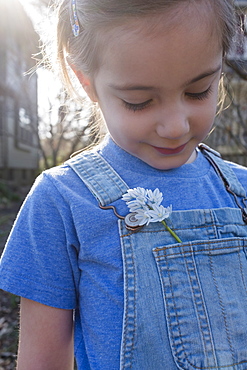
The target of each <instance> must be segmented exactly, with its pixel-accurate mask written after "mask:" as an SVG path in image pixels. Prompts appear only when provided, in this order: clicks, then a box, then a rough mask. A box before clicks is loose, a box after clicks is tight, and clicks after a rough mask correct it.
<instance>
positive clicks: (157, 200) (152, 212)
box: [122, 187, 182, 243]
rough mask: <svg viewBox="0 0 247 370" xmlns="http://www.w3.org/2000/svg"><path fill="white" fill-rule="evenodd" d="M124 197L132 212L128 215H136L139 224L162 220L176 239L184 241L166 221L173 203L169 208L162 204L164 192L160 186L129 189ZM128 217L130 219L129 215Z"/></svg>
mask: <svg viewBox="0 0 247 370" xmlns="http://www.w3.org/2000/svg"><path fill="white" fill-rule="evenodd" d="M122 199H123V200H124V201H125V202H126V204H127V206H128V208H129V210H130V212H131V214H130V215H128V216H132V215H134V218H135V219H136V220H137V222H139V226H143V225H148V224H149V223H150V222H161V223H162V224H163V225H164V226H165V228H166V230H167V231H169V233H170V234H171V235H172V236H173V237H174V238H175V239H176V241H177V242H179V243H182V241H181V240H180V238H179V237H178V236H177V234H176V233H175V232H174V231H173V230H171V229H170V227H169V226H168V225H167V224H166V222H165V221H164V220H165V219H166V218H168V217H170V215H171V213H172V205H170V206H169V207H167V208H165V207H164V206H162V205H161V203H162V201H163V194H162V193H161V192H160V191H159V189H158V188H156V189H155V190H154V191H152V190H150V189H144V188H140V187H137V188H134V189H128V191H127V193H126V194H124V195H123V197H122ZM126 218H128V219H129V217H127V216H126ZM128 222H129V221H128ZM128 222H126V226H130V225H129V223H128ZM135 227H136V225H135Z"/></svg>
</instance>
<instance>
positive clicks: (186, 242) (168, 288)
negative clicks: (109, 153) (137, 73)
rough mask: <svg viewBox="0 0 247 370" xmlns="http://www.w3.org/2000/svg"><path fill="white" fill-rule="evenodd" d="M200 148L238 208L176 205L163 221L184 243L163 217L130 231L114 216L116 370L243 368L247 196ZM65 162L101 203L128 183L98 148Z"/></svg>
mask: <svg viewBox="0 0 247 370" xmlns="http://www.w3.org/2000/svg"><path fill="white" fill-rule="evenodd" d="M201 149H202V151H203V154H204V155H205V156H206V157H207V159H208V160H209V161H210V162H211V163H212V165H213V166H214V168H215V170H216V171H217V173H218V174H219V176H221V178H222V180H223V181H224V183H225V185H226V188H227V189H228V191H229V192H230V193H231V194H230V196H233V197H234V198H235V201H236V208H223V209H202V210H190V211H174V212H173V213H172V214H171V216H170V217H169V219H168V221H167V224H168V225H169V226H170V227H171V228H172V230H174V231H175V232H176V233H177V235H178V236H179V237H180V238H181V239H182V243H181V244H179V243H177V242H176V241H175V239H174V238H173V237H172V236H171V235H170V233H169V232H168V231H166V229H165V228H164V226H163V225H162V224H161V223H160V222H157V223H153V224H149V225H148V226H144V227H143V228H140V229H138V230H134V231H132V230H129V228H128V227H127V225H126V223H125V220H124V219H119V221H118V222H119V234H120V240H121V246H122V257H123V265H124V271H123V275H124V317H123V330H122V344H121V359H120V369H121V370H122V369H134V370H176V369H186V370H198V369H210V370H216V369H222V370H224V369H226V370H246V369H247V225H246V222H247V221H246V208H245V204H244V201H245V198H246V194H245V191H244V189H243V187H242V185H241V184H240V183H239V181H238V180H237V178H236V176H235V174H234V172H233V171H232V170H231V168H230V167H229V166H228V165H227V164H226V163H225V162H223V161H222V159H221V158H219V157H218V156H217V153H215V152H213V151H211V150H210V149H209V148H205V147H202V148H201ZM67 163H68V164H69V165H70V166H71V167H72V168H73V169H74V170H75V171H76V173H77V174H78V175H79V176H80V177H81V178H82V180H83V181H84V182H85V184H86V185H87V186H88V188H89V189H90V191H91V192H92V193H93V195H94V196H95V197H96V198H97V200H98V201H99V203H100V205H101V206H103V207H104V206H108V205H110V204H111V203H113V202H114V201H115V200H117V199H119V198H120V197H121V196H122V194H124V193H125V192H126V191H127V189H128V186H127V185H126V184H125V182H124V181H123V180H122V179H121V178H120V177H119V175H118V174H117V173H116V172H115V171H114V170H113V169H112V167H111V166H110V165H109V164H108V163H107V162H106V161H105V160H104V159H103V158H102V157H101V156H100V155H99V154H97V153H85V154H83V155H80V156H76V157H74V158H72V159H71V160H69V161H68V162H67ZM140 186H141V184H140ZM198 196H200V195H198ZM106 232H107V230H106ZM106 345H107V344H106ZM109 369H110V364H109Z"/></svg>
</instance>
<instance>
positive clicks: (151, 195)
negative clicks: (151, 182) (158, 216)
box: [146, 188, 163, 205]
mask: <svg viewBox="0 0 247 370" xmlns="http://www.w3.org/2000/svg"><path fill="white" fill-rule="evenodd" d="M146 196H147V198H148V203H151V204H156V205H160V204H161V202H162V201H163V194H162V193H161V191H159V189H158V188H156V189H155V190H154V191H152V190H149V189H147V190H146Z"/></svg>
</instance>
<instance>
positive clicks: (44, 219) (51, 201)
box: [0, 174, 79, 309]
mask: <svg viewBox="0 0 247 370" xmlns="http://www.w3.org/2000/svg"><path fill="white" fill-rule="evenodd" d="M74 235H75V233H74V232H73V221H72V217H71V214H70V207H69V204H68V202H66V200H65V199H64V198H63V195H62V194H60V192H59V191H58V190H57V188H56V186H55V184H54V182H53V181H52V179H51V178H49V176H47V175H46V174H42V175H40V176H39V177H38V179H37V180H36V182H35V184H34V186H33V188H32V189H31V191H30V193H29V195H28V196H27V198H26V200H25V202H24V203H23V206H22V208H21V210H20V212H19V215H18V216H17V219H16V221H15V224H14V226H13V229H12V231H11V233H10V236H9V238H8V241H7V244H6V247H5V250H4V252H3V255H2V258H1V263H0V288H1V289H3V290H6V291H9V292H11V293H13V294H16V295H19V296H22V297H24V298H28V299H32V300H34V301H37V302H40V303H42V304H45V305H48V306H52V307H57V308H63V309H74V308H76V305H77V297H76V296H77V294H76V292H77V284H78V279H79V269H78V262H77V246H76V241H75V239H73V238H75V237H74Z"/></svg>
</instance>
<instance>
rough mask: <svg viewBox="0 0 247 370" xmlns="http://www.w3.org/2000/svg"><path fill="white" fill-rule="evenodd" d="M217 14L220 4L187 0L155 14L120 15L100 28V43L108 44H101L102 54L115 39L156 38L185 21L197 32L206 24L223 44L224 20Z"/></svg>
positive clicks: (126, 40) (203, 0)
mask: <svg viewBox="0 0 247 370" xmlns="http://www.w3.org/2000/svg"><path fill="white" fill-rule="evenodd" d="M216 14H217V11H216V6H215V5H214V2H212V1H211V0H209V1H208V0H196V1H191V0H188V1H186V0H185V1H181V2H180V3H179V4H178V3H176V5H172V6H170V7H168V8H167V9H165V10H164V9H162V8H161V9H160V10H157V12H154V13H151V14H147V15H143V16H135V17H133V16H132V17H129V16H126V17H124V18H123V19H121V18H120V19H117V20H115V21H113V22H112V23H111V22H110V23H109V24H108V25H107V26H103V28H102V29H99V32H98V37H97V38H98V45H99V44H101V45H104V49H102V48H99V50H100V49H101V57H103V54H104V50H105V51H107V47H109V48H111V47H112V43H114V42H116V43H123V44H126V45H127V44H128V41H130V42H131V40H132V39H133V38H134V37H137V38H138V35H139V36H140V38H145V39H148V38H150V39H155V38H156V36H157V34H161V33H163V34H165V33H166V34H169V33H170V32H171V31H173V30H174V29H179V28H180V27H181V25H182V26H183V27H186V28H185V30H186V29H187V30H189V29H194V30H195V32H196V31H197V29H198V28H199V29H200V28H201V27H203V28H204V30H205V31H206V32H207V34H208V36H209V37H210V36H212V37H214V38H215V40H217V41H218V42H219V45H221V44H222V29H221V22H220V20H219V19H218V17H217V15H216ZM210 38H211V37H210ZM100 64H102V63H100Z"/></svg>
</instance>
